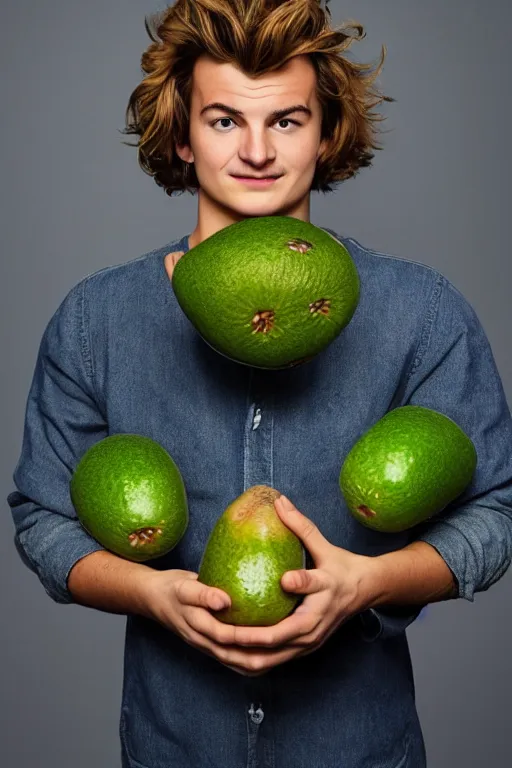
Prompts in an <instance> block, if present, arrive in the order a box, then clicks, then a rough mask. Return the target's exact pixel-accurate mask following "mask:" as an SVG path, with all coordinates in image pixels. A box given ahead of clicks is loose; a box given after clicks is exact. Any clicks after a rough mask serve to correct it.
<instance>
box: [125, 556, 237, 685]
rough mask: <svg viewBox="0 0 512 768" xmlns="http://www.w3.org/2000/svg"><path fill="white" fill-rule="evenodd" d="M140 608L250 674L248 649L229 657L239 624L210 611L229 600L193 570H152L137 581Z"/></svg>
mask: <svg viewBox="0 0 512 768" xmlns="http://www.w3.org/2000/svg"><path fill="white" fill-rule="evenodd" d="M139 586H140V590H141V605H142V606H143V607H142V609H141V610H140V612H141V613H142V614H143V615H144V616H146V617H147V618H151V619H154V620H155V621H158V622H159V623H160V624H162V625H163V626H164V627H166V628H167V629H169V630H171V632H174V633H175V634H176V635H178V636H179V637H181V638H182V640H185V642H187V643H188V644H189V645H191V646H193V647H195V648H197V649H199V650H200V651H202V652H203V653H206V654H207V655H208V656H212V657H213V658H216V659H217V661H220V662H221V663H222V664H224V665H225V666H227V667H229V668H230V669H233V671H235V672H239V673H240V674H245V675H249V676H250V675H251V670H250V660H251V651H245V650H242V649H240V650H239V653H238V655H237V658H236V661H237V663H240V664H241V666H238V665H237V664H234V663H233V664H229V663H226V662H228V661H232V654H233V652H234V648H233V643H236V634H237V632H238V631H239V630H240V627H236V626H233V625H230V624H225V623H223V622H221V621H218V619H216V618H215V616H213V615H212V613H211V612H210V611H217V610H222V609H223V608H227V607H228V606H229V605H230V604H231V599H230V597H229V595H227V594H226V593H225V592H224V591H223V590H221V589H217V588H216V587H209V586H207V585H206V584H202V583H201V582H200V581H198V574H197V573H194V572H192V571H182V570H168V571H156V570H154V571H152V572H151V573H150V574H148V575H147V576H145V578H144V581H143V582H140V583H139Z"/></svg>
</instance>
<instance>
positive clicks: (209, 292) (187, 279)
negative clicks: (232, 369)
mask: <svg viewBox="0 0 512 768" xmlns="http://www.w3.org/2000/svg"><path fill="white" fill-rule="evenodd" d="M294 239H298V240H299V241H304V242H306V244H308V243H309V244H311V245H312V247H311V248H309V249H308V250H307V251H306V252H305V253H302V252H301V251H300V250H297V249H295V250H294V249H293V248H291V247H290V246H289V245H288V243H289V242H290V241H293V240H294ZM172 285H173V289H174V292H175V295H176V298H177V300H178V303H179V304H180V306H181V308H182V310H183V311H184V313H185V315H186V316H187V317H188V319H189V320H190V321H191V322H192V324H193V325H194V327H195V328H196V330H197V331H198V333H199V334H200V335H201V336H202V338H203V339H204V340H205V341H206V342H207V343H208V344H209V345H210V346H211V347H213V348H214V349H215V350H216V351H217V352H219V353H220V354H222V355H224V356H225V357H228V358H230V359H232V360H235V361H237V362H239V363H242V364H244V365H249V366H252V367H255V368H268V369H278V368H287V367H291V366H293V365H298V364H300V363H302V362H306V361H307V360H309V359H311V358H312V357H314V356H315V355H316V354H317V353H318V352H320V351H321V350H322V349H324V348H325V347H326V346H327V345H328V344H330V343H331V342H332V341H333V340H334V339H335V338H336V337H337V336H338V335H339V333H340V332H341V331H342V329H343V328H344V327H345V326H346V325H347V324H348V323H349V321H350V320H351V318H352V315H353V314H354V312H355V310H356V307H357V304H358V302H359V291H360V282H359V276H358V273H357V269H356V266H355V264H354V262H353V260H352V258H351V256H350V254H349V252H348V251H347V249H346V248H345V247H344V246H343V245H342V244H341V243H339V242H338V241H337V240H336V239H335V238H333V237H332V236H331V235H329V234H328V233H326V232H325V231H324V230H322V229H320V228H319V227H316V226H315V225H313V224H311V223H310V222H305V221H301V220H299V219H296V218H294V217H292V216H263V217H257V218H248V219H244V220H242V221H239V222H236V223H235V224H231V225H230V226H228V227H225V228H224V229H221V230H220V231H219V232H216V233H215V234H214V235H211V236H210V237H208V238H207V239H206V240H203V241H202V242H201V243H199V244H198V245H196V246H195V247H194V248H191V250H190V251H188V252H187V253H185V254H184V255H183V256H182V257H181V259H180V260H179V261H178V263H177V264H176V267H175V269H174V272H173V277H172ZM321 299H327V300H329V301H330V302H331V304H330V307H329V309H328V314H322V313H321V312H312V311H311V310H310V306H309V305H310V304H312V303H314V302H315V301H318V300H321ZM265 310H271V311H274V312H275V318H274V321H273V322H274V325H273V327H272V328H271V329H270V330H268V332H266V333H264V332H254V325H253V322H252V321H253V318H254V317H255V315H256V314H257V313H259V312H261V311H265Z"/></svg>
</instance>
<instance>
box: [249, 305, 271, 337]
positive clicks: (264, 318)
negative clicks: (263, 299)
mask: <svg viewBox="0 0 512 768" xmlns="http://www.w3.org/2000/svg"><path fill="white" fill-rule="evenodd" d="M275 315H276V313H275V312H274V311H273V310H272V309H262V310H260V311H259V312H256V314H255V315H254V317H253V319H252V328H253V331H252V332H253V333H268V332H269V331H270V330H271V329H272V328H273V327H274V318H275Z"/></svg>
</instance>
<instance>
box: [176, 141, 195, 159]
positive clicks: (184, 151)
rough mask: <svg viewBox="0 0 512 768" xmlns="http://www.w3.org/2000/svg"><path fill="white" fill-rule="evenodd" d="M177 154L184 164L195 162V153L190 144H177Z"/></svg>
mask: <svg viewBox="0 0 512 768" xmlns="http://www.w3.org/2000/svg"><path fill="white" fill-rule="evenodd" d="M176 154H177V155H178V157H179V158H180V160H183V162H184V163H193V162H194V153H193V152H192V150H191V149H190V147H189V146H188V144H176Z"/></svg>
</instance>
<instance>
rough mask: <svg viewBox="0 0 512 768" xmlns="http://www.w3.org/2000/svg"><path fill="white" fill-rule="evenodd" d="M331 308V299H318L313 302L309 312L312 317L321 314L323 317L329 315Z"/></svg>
mask: <svg viewBox="0 0 512 768" xmlns="http://www.w3.org/2000/svg"><path fill="white" fill-rule="evenodd" d="M330 307H331V302H330V299H318V300H317V301H313V302H312V304H310V305H309V311H310V312H311V314H312V315H317V314H318V313H319V312H320V314H322V315H328V314H329V311H330Z"/></svg>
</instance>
